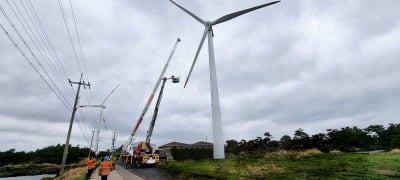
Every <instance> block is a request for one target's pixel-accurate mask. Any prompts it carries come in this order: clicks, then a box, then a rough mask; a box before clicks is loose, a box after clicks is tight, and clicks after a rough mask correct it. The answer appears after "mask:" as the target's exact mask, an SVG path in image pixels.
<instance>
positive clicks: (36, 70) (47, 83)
mask: <svg viewBox="0 0 400 180" xmlns="http://www.w3.org/2000/svg"><path fill="white" fill-rule="evenodd" d="M0 27H1V29H2V30H3V31H4V33H5V34H6V35H7V37H8V39H9V40H10V41H11V43H12V44H13V45H14V46H15V48H16V49H17V50H18V52H20V53H21V55H22V56H23V57H24V59H25V60H26V62H28V64H29V65H30V66H31V67H32V68H33V69H34V70H35V72H36V73H37V74H38V75H39V76H40V78H41V79H42V80H43V81H44V82H45V83H46V85H47V87H49V89H50V90H51V92H53V93H54V94H55V95H56V96H57V98H58V99H59V100H60V101H61V103H62V104H63V105H64V107H65V108H67V109H68V110H70V108H69V107H68V105H67V104H65V102H64V101H63V100H62V99H61V98H60V97H59V96H58V94H57V93H56V92H55V91H54V89H53V88H52V87H51V86H50V84H49V82H48V81H47V80H46V79H45V78H44V77H43V75H42V74H41V73H40V72H39V70H38V69H37V68H36V67H35V66H34V65H33V63H32V62H31V60H29V58H28V57H27V56H26V55H25V53H24V52H23V51H22V49H21V48H20V47H19V46H18V45H17V43H16V42H15V40H14V39H13V38H12V37H11V35H10V34H9V33H8V32H7V30H6V29H5V28H4V26H3V25H2V24H1V23H0Z"/></svg>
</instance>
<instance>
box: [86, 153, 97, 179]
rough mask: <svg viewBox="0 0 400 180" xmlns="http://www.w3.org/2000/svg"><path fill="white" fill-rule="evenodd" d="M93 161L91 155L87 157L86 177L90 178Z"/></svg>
mask: <svg viewBox="0 0 400 180" xmlns="http://www.w3.org/2000/svg"><path fill="white" fill-rule="evenodd" d="M95 162H96V161H95V160H94V159H93V157H89V159H88V160H87V168H88V171H87V179H90V176H91V175H92V172H93V168H94V163H95Z"/></svg>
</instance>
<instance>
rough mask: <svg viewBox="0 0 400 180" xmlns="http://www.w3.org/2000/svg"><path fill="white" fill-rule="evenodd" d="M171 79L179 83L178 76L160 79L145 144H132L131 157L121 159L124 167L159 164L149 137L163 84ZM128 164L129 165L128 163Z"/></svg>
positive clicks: (158, 158)
mask: <svg viewBox="0 0 400 180" xmlns="http://www.w3.org/2000/svg"><path fill="white" fill-rule="evenodd" d="M168 79H171V80H172V82H173V83H179V76H178V77H176V76H171V77H170V78H167V77H164V78H162V85H161V89H160V93H159V95H158V99H157V103H156V105H155V108H154V114H153V117H152V119H151V122H150V127H149V130H148V131H147V137H146V141H145V142H140V143H136V144H134V146H133V147H136V148H135V149H134V150H133V152H131V153H132V155H130V153H129V154H125V156H124V155H123V157H122V158H123V159H125V163H126V166H127V165H128V164H129V165H130V167H131V168H132V166H136V167H141V166H151V167H154V166H155V165H156V164H158V163H159V162H160V156H159V154H157V153H155V147H156V146H155V145H154V144H151V143H150V140H151V135H152V134H153V129H154V124H155V123H156V119H157V115H158V110H159V108H160V103H161V98H162V96H163V92H164V86H165V82H166V81H167V80H168ZM128 162H129V163H128Z"/></svg>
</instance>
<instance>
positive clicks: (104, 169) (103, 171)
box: [99, 156, 113, 180]
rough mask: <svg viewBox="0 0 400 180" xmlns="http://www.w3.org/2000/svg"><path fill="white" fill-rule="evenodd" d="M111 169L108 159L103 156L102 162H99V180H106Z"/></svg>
mask: <svg viewBox="0 0 400 180" xmlns="http://www.w3.org/2000/svg"><path fill="white" fill-rule="evenodd" d="M112 169H113V168H112V165H111V163H110V157H109V156H104V161H103V162H101V164H100V169H99V176H101V180H107V177H108V175H110V174H111V171H112Z"/></svg>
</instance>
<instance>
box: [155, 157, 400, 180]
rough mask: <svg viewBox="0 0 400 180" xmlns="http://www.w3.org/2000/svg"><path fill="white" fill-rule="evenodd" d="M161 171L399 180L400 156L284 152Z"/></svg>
mask: <svg viewBox="0 0 400 180" xmlns="http://www.w3.org/2000/svg"><path fill="white" fill-rule="evenodd" d="M159 168H160V169H161V170H162V171H164V172H166V173H168V174H170V175H172V176H174V177H175V178H179V179H296V180H297V179H299V180H301V179H304V180H306V179H307V180H314V179H316V180H317V179H324V180H336V179H350V180H353V179H354V180H359V179H377V180H379V179H382V180H386V179H389V180H390V179H400V156H399V154H396V153H380V154H370V155H368V154H350V153H327V154H324V153H321V152H319V151H318V150H308V151H302V152H295V151H292V152H288V151H282V152H277V153H267V154H251V153H242V154H240V155H229V156H228V157H227V158H226V159H224V160H202V161H175V162H169V164H168V165H160V166H159Z"/></svg>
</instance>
